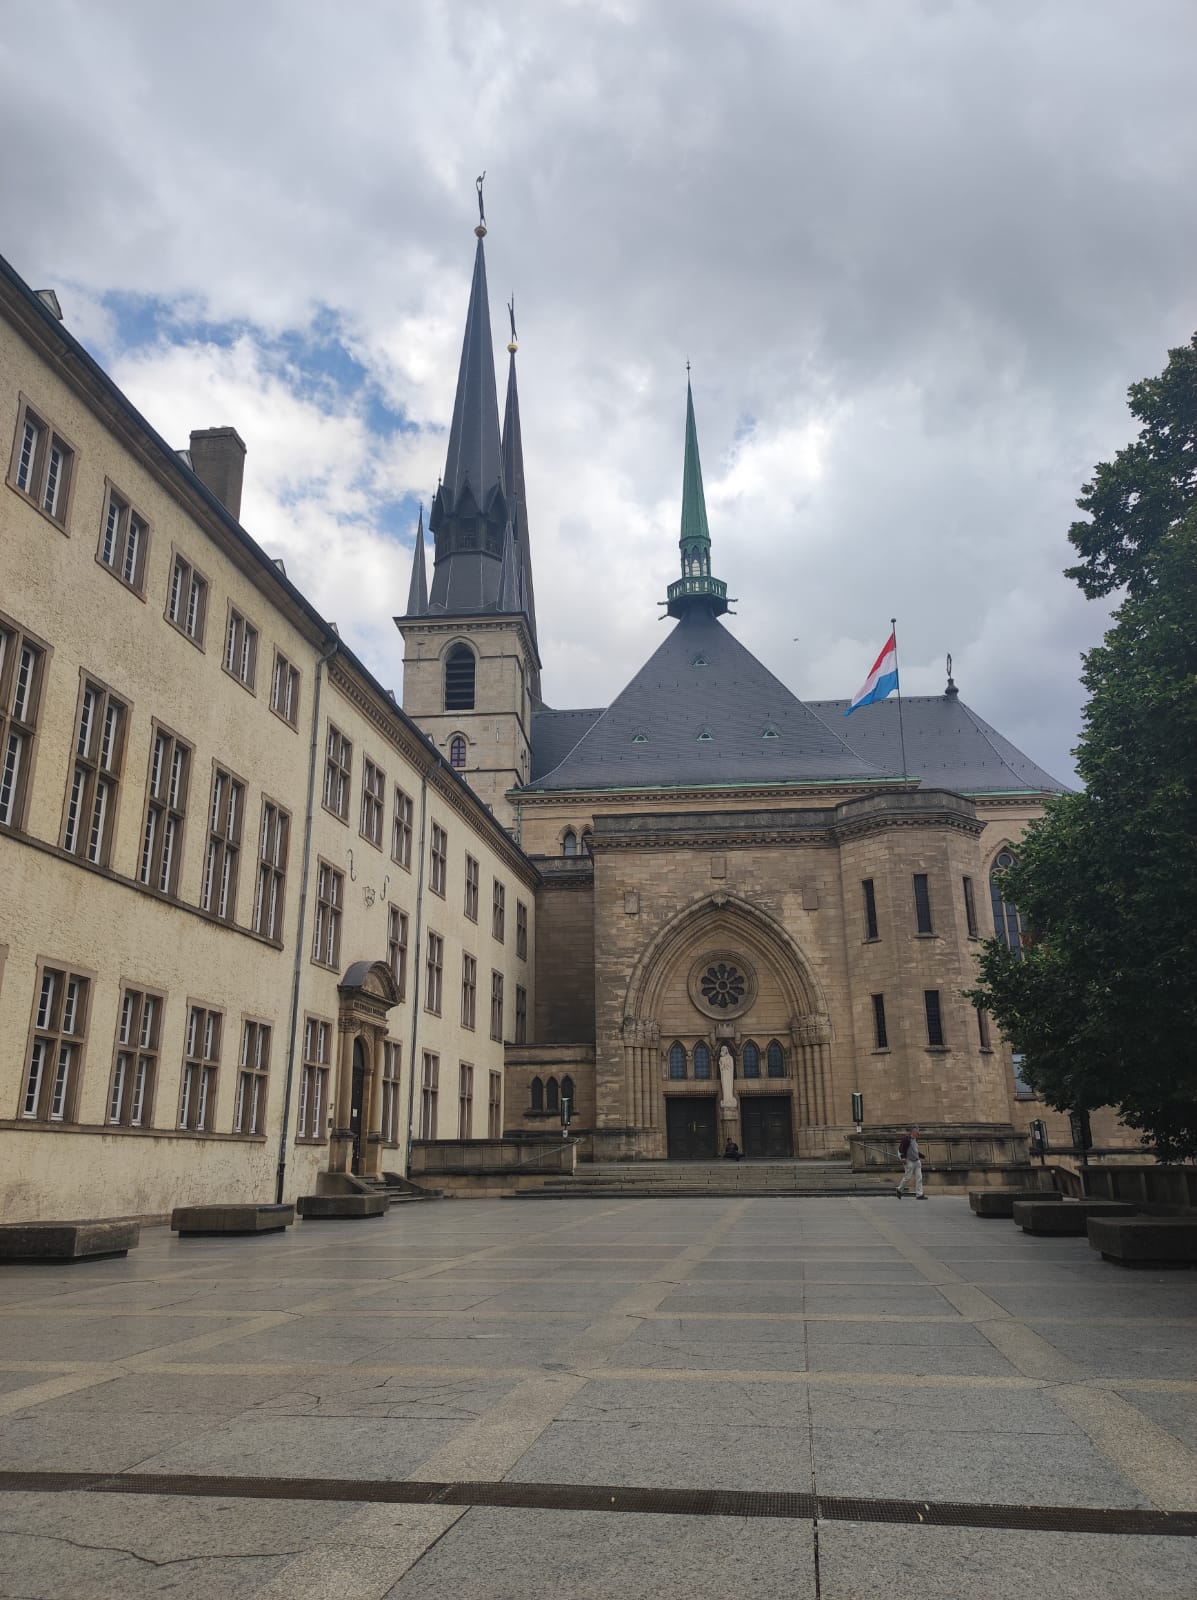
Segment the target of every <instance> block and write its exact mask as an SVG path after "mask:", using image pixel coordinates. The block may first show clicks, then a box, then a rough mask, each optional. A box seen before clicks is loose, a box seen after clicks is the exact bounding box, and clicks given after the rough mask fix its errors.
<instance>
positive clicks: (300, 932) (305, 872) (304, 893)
mask: <svg viewBox="0 0 1197 1600" xmlns="http://www.w3.org/2000/svg"><path fill="white" fill-rule="evenodd" d="M339 645H340V640H339V639H338V638H336V637H335V636H334V637H333V638H332V639H330V640H329V645H328V649H327V650H326V651H325V652H324V654H323V655H322V656H321V657H320V659H319V660H318V661H317V662H316V688H315V692H314V693H313V695H312V742H311V745H310V746H309V748H308V809H307V815H306V816H305V817H304V820H303V865H302V868H301V871H300V880H299V918H298V921H297V922H296V925H295V969H294V971H293V972H292V974H291V1033H290V1037H289V1039H288V1040H287V1076H286V1079H285V1080H284V1084H283V1123H282V1128H281V1129H280V1131H279V1136H278V1167H277V1169H276V1172H275V1180H274V1201H275V1204H276V1205H282V1203H283V1188H284V1185H285V1184H286V1180H287V1129H288V1125H289V1123H290V1121H291V1090H292V1088H293V1087H294V1083H295V1044H296V1038H297V1036H298V1032H299V984H300V979H301V977H302V975H303V939H304V924H305V922H306V920H307V908H308V879H309V877H310V875H311V863H312V824H313V821H314V818H315V810H316V760H317V751H318V748H319V743H320V685H321V677H322V674H323V672H324V668H325V666H326V665H327V664H328V662H330V661H331V660H332V658H333V657H334V656H335V655H336V653H337V649H338V647H339Z"/></svg>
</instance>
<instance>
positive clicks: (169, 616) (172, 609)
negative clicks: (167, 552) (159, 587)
mask: <svg viewBox="0 0 1197 1600" xmlns="http://www.w3.org/2000/svg"><path fill="white" fill-rule="evenodd" d="M166 620H167V621H168V622H173V623H174V625H175V627H176V628H178V630H179V632H180V633H184V634H186V635H187V637H188V638H189V639H190V640H191V641H192V643H193V644H198V645H202V644H203V642H204V626H205V624H206V623H207V620H208V580H207V578H205V577H204V575H203V574H202V573H201V572H198V571H197V570H196V568H195V567H193V566H192V565H191V562H190V561H188V559H187V557H186V556H181V555H178V554H176V555H175V559H174V561H173V562H172V564H171V569H170V589H169V590H168V591H167V596H166Z"/></svg>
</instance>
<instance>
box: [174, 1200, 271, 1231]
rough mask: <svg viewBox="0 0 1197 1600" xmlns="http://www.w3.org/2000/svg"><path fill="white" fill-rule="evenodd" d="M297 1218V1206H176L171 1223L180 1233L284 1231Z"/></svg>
mask: <svg viewBox="0 0 1197 1600" xmlns="http://www.w3.org/2000/svg"><path fill="white" fill-rule="evenodd" d="M294 1221H295V1207H294V1206H276V1205H264V1206H257V1205H240V1204H237V1205H211V1206H176V1207H175V1209H174V1210H173V1211H172V1212H171V1214H170V1225H171V1227H172V1228H173V1229H174V1230H175V1232H176V1233H178V1234H184V1235H186V1234H211V1233H281V1232H282V1230H283V1229H284V1228H289V1227H290V1226H291V1224H292V1223H293V1222H294Z"/></svg>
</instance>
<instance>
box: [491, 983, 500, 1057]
mask: <svg viewBox="0 0 1197 1600" xmlns="http://www.w3.org/2000/svg"><path fill="white" fill-rule="evenodd" d="M490 1036H491V1038H492V1039H494V1040H496V1041H497V1042H498V1043H500V1044H501V1043H502V1042H503V974H502V973H501V972H493V971H492V972H491V975H490Z"/></svg>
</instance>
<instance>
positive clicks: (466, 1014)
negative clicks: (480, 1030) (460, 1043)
mask: <svg viewBox="0 0 1197 1600" xmlns="http://www.w3.org/2000/svg"><path fill="white" fill-rule="evenodd" d="M477 1009H478V963H477V961H476V960H475V959H474V957H473V956H471V955H463V956H462V958H461V1025H462V1027H463V1028H473V1026H474V1018H475V1015H476V1013H477Z"/></svg>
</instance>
